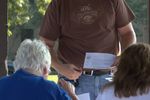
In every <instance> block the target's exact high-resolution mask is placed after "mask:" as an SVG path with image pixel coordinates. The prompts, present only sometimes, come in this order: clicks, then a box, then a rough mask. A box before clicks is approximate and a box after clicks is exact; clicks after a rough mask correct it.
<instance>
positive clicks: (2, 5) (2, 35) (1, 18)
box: [0, 0, 8, 77]
mask: <svg viewBox="0 0 150 100" xmlns="http://www.w3.org/2000/svg"><path fill="white" fill-rule="evenodd" d="M6 57H7V0H0V77H2V76H5V75H7V72H8V71H7V66H6V65H7V64H6Z"/></svg>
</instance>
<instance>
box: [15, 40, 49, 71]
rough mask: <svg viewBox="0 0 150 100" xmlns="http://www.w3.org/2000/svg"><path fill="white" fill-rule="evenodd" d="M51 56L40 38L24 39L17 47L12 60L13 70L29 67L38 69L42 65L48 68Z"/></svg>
mask: <svg viewBox="0 0 150 100" xmlns="http://www.w3.org/2000/svg"><path fill="white" fill-rule="evenodd" d="M50 65H51V56H50V52H49V49H48V47H47V46H46V45H45V44H44V42H42V41H41V40H36V39H35V40H33V41H32V40H30V39H26V40H24V41H23V42H22V43H21V45H20V47H19V48H18V51H17V55H16V58H15V61H14V68H15V71H17V70H19V69H26V68H31V69H34V70H35V71H39V70H40V69H42V68H43V67H47V68H48V69H49V68H50Z"/></svg>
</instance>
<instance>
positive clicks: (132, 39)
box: [120, 31, 136, 51]
mask: <svg viewBox="0 0 150 100" xmlns="http://www.w3.org/2000/svg"><path fill="white" fill-rule="evenodd" d="M120 43H121V51H124V49H126V48H127V47H128V46H130V45H132V44H134V43H136V36H135V35H134V33H132V31H129V32H126V33H125V34H124V35H122V36H121V38H120Z"/></svg>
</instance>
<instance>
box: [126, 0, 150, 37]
mask: <svg viewBox="0 0 150 100" xmlns="http://www.w3.org/2000/svg"><path fill="white" fill-rule="evenodd" d="M126 1H127V3H128V4H129V6H130V7H131V8H132V10H133V11H134V13H135V15H136V18H135V20H134V22H133V25H134V29H135V32H136V34H137V36H138V37H140V36H142V35H143V34H144V33H145V34H148V0H126Z"/></svg>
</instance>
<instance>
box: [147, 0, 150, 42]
mask: <svg viewBox="0 0 150 100" xmlns="http://www.w3.org/2000/svg"><path fill="white" fill-rule="evenodd" d="M147 8H148V33H149V44H150V0H148V7H147Z"/></svg>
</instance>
